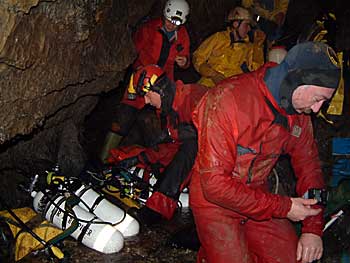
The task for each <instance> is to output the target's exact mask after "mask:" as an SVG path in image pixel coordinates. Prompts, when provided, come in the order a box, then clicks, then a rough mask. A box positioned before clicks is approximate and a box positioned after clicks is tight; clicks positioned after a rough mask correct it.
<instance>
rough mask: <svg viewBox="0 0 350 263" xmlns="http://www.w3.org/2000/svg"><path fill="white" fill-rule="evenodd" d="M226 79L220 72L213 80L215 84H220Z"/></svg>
mask: <svg viewBox="0 0 350 263" xmlns="http://www.w3.org/2000/svg"><path fill="white" fill-rule="evenodd" d="M225 78H226V77H225V76H224V75H223V74H221V73H220V72H217V73H216V74H215V75H214V76H213V77H211V79H212V80H213V81H214V83H215V84H218V83H219V82H220V81H222V80H224V79H225Z"/></svg>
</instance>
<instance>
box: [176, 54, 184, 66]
mask: <svg viewBox="0 0 350 263" xmlns="http://www.w3.org/2000/svg"><path fill="white" fill-rule="evenodd" d="M175 62H176V64H177V65H178V66H179V67H180V68H182V67H184V66H185V65H186V63H187V57H186V56H176V57H175Z"/></svg>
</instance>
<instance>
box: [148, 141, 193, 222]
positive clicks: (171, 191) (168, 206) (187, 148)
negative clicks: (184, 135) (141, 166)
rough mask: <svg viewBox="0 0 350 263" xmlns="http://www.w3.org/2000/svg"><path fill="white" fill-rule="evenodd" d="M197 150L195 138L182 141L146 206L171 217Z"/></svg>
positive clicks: (186, 181)
mask: <svg viewBox="0 0 350 263" xmlns="http://www.w3.org/2000/svg"><path fill="white" fill-rule="evenodd" d="M197 150H198V144H197V138H195V139H189V140H185V141H183V142H182V144H181V145H180V146H179V149H178V151H177V152H176V154H175V156H174V158H173V160H172V161H171V162H170V164H169V165H168V166H167V167H166V168H165V171H164V173H163V178H161V179H160V184H159V186H158V189H157V190H156V191H155V192H154V193H153V194H152V195H151V196H150V197H149V198H148V199H147V202H146V206H147V207H148V208H150V209H152V210H154V211H156V212H158V213H159V214H161V215H162V216H163V217H165V218H166V219H168V220H169V219H171V218H172V217H173V215H174V213H175V210H176V208H177V202H178V200H179V196H180V193H181V192H182V190H183V189H184V188H185V187H186V186H187V185H188V183H189V180H190V178H191V169H192V166H193V164H194V161H195V159H196V156H197Z"/></svg>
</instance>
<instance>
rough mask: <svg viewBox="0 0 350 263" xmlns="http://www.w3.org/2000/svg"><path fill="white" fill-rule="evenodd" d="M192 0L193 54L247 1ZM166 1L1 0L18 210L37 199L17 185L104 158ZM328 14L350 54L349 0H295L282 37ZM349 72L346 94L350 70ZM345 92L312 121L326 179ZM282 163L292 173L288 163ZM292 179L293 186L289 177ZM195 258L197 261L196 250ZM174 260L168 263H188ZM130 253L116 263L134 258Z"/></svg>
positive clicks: (1, 170) (0, 96)
mask: <svg viewBox="0 0 350 263" xmlns="http://www.w3.org/2000/svg"><path fill="white" fill-rule="evenodd" d="M188 2H189V4H190V6H191V13H190V17H189V20H188V22H187V24H186V27H187V28H188V31H189V33H190V37H191V41H192V42H191V49H192V51H193V50H195V48H196V47H197V46H198V45H199V44H200V43H201V41H203V40H204V39H205V38H206V37H208V36H209V35H211V34H212V33H214V32H216V31H218V30H222V29H223V28H224V21H225V16H226V14H227V12H228V11H229V10H230V9H231V8H232V7H234V6H236V5H238V4H239V3H240V1H238V0H236V1H235V0H215V1H210V0H188ZM164 3H165V0H159V1H156V0H153V1H152V0H89V1H86V0H70V1H64V0H26V1H22V0H2V1H0V110H1V111H0V112H1V113H0V182H1V183H0V190H1V193H2V197H3V199H5V200H6V202H7V203H8V204H9V205H10V206H11V207H13V208H15V207H22V206H28V205H29V206H31V198H30V197H29V195H28V194H27V193H24V192H23V191H22V190H20V189H19V187H18V185H19V183H21V182H23V181H28V178H29V177H31V176H33V175H34V174H36V173H39V174H43V172H44V171H45V170H47V169H49V168H51V167H52V166H53V165H55V164H58V165H59V166H60V167H61V169H62V172H63V173H64V174H65V175H69V176H76V175H78V174H79V172H80V171H81V169H82V168H83V167H84V165H85V163H86V162H87V161H88V160H90V159H93V158H96V157H97V155H98V153H99V151H100V150H101V147H102V144H103V140H104V137H105V134H106V133H107V131H108V129H109V127H110V125H111V121H112V119H113V115H114V114H115V110H116V107H117V105H118V102H119V99H120V97H121V94H122V93H123V89H124V87H125V81H124V76H125V74H126V72H127V69H128V67H129V65H130V64H131V63H132V62H133V60H134V59H135V57H136V53H135V50H134V48H133V43H132V41H131V34H132V32H133V31H134V30H135V29H136V28H137V26H138V25H139V24H140V23H141V22H142V20H144V19H145V18H147V17H155V16H159V15H161V13H162V8H163V5H164ZM325 11H334V12H335V14H336V17H337V24H336V28H334V30H333V31H332V32H333V34H334V35H333V36H331V37H330V39H331V40H330V41H331V42H330V44H332V46H333V47H334V48H335V49H337V50H339V51H347V52H349V48H350V37H349V36H350V32H349V31H350V25H349V20H350V19H349V15H350V11H349V8H348V7H347V5H346V1H345V0H336V1H326V0H322V1H319V0H291V1H290V4H289V9H288V13H287V17H286V22H285V38H284V39H283V41H281V43H280V44H283V45H285V46H287V47H291V46H292V45H293V44H295V43H296V41H297V37H298V36H299V35H300V34H301V32H303V31H305V30H307V29H308V28H309V27H310V26H311V25H312V23H313V22H314V21H315V20H316V19H317V18H319V17H320V16H321V15H322V14H324V13H325ZM345 73H346V74H345V80H346V83H347V85H346V87H347V89H346V92H347V93H346V94H349V90H348V87H349V86H350V85H349V71H348V69H347V71H346V72H345ZM175 76H176V78H179V79H182V80H184V82H185V83H190V82H194V81H196V80H197V79H198V74H197V73H196V72H195V71H194V69H193V68H192V67H191V68H190V69H189V70H186V71H183V70H180V69H176V75H175ZM348 97H349V96H347V97H346V101H345V106H344V113H343V115H342V116H340V117H338V118H337V120H336V125H330V124H329V123H327V122H325V121H324V120H323V119H321V118H316V117H315V118H314V127H315V136H316V139H317V141H318V143H319V150H320V158H321V161H322V164H323V168H324V172H325V176H326V178H329V176H330V175H331V165H332V156H331V140H332V138H334V137H349V127H350V126H349V114H350V106H349V101H348ZM280 169H281V172H283V171H284V169H285V170H287V172H286V173H288V168H287V166H282V167H281V168H280ZM288 178H289V177H288V176H287V181H286V182H284V183H285V185H286V187H287V188H288V186H290V184H291V183H292V182H291V181H288V180H289V179H290V178H289V179H288ZM290 191H292V190H290ZM0 208H2V207H1V206H0ZM1 210H2V209H1ZM160 232H161V231H160ZM147 238H148V237H147ZM178 257H179V258H181V256H179V255H178ZM189 257H190V260H189V261H188V262H191V260H193V254H191V253H190V255H189ZM174 258H177V257H174ZM174 258H173V259H172V260H173V261H171V260H168V262H181V261H176V260H179V258H177V259H174ZM103 260H105V261H101V262H110V261H106V260H107V259H103ZM120 260H121V259H120ZM123 260H125V261H122V260H121V261H118V262H137V260H136V259H135V258H133V259H132V261H128V260H129V259H125V258H124V259H123ZM139 260H140V261H138V262H156V261H155V259H153V261H152V260H151V259H150V261H144V260H145V258H143V257H141V258H140V259H139ZM33 262H34V261H33ZM38 262H42V261H38ZM82 262H84V261H82ZM95 262H98V261H95ZM160 262H161V261H160ZM183 262H185V261H183Z"/></svg>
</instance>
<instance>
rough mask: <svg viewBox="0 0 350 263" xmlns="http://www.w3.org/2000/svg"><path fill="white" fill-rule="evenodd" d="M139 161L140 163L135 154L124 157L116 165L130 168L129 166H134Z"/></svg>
mask: <svg viewBox="0 0 350 263" xmlns="http://www.w3.org/2000/svg"><path fill="white" fill-rule="evenodd" d="M139 163H140V160H139V157H138V155H137V156H132V157H129V158H126V159H124V160H121V161H120V162H119V163H118V164H117V166H119V167H122V168H126V169H127V168H130V167H133V166H136V165H137V164H139Z"/></svg>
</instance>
